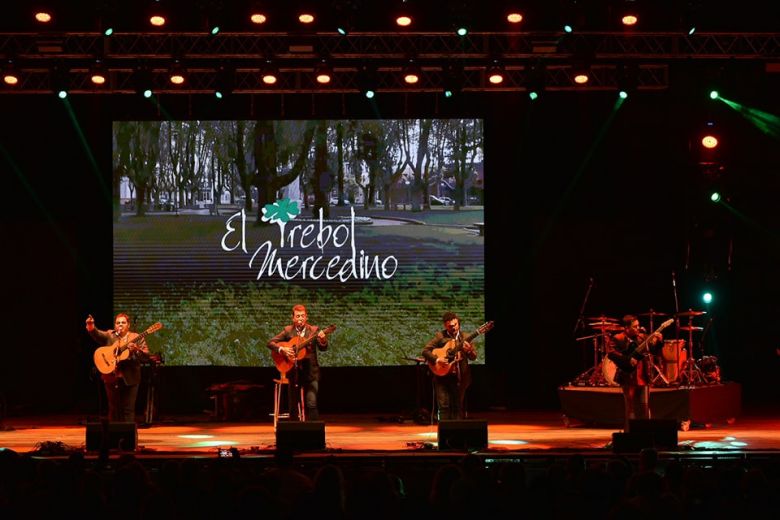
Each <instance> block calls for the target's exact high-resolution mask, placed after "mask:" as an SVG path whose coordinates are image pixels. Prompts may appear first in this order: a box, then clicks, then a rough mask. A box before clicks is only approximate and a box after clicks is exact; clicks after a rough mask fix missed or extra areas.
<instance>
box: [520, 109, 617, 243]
mask: <svg viewBox="0 0 780 520" xmlns="http://www.w3.org/2000/svg"><path fill="white" fill-rule="evenodd" d="M625 101H626V100H625V99H623V98H621V97H619V96H618V97H617V98H616V99H615V104H614V105H613V106H612V110H611V111H610V113H609V116H607V119H606V120H605V121H604V124H603V125H601V128H600V129H599V133H598V134H597V135H596V138H595V139H594V140H593V143H592V144H591V146H590V148H589V149H588V151H587V153H586V154H585V157H583V159H582V162H581V163H580V165H579V166H578V167H577V171H576V172H574V176H573V177H572V179H571V182H569V185H568V186H566V189H565V190H564V192H563V195H561V198H560V200H559V202H558V204H557V206H556V207H555V209H554V210H553V212H552V215H550V218H549V220H548V221H547V224H546V225H545V227H544V228H543V229H542V232H541V233H540V234H539V239H538V240H537V242H536V244H534V245H533V246H532V251H533V252H534V253H535V251H536V250H537V249H538V247H539V245H540V244H541V243H542V242H543V241H544V240H545V239H546V238H547V235H548V234H549V233H550V231H551V230H552V228H553V226H555V223H556V222H557V220H558V215H560V213H561V211H563V208H564V207H566V204H567V203H568V201H569V198H570V197H571V194H572V192H573V191H574V188H575V187H576V186H577V184H578V183H579V180H580V178H581V177H582V173H583V172H584V171H585V168H587V166H588V165H589V164H590V161H591V159H593V155H594V154H595V152H596V150H597V149H598V148H599V146H600V145H601V142H602V141H603V140H604V136H606V135H607V131H608V130H609V129H610V127H612V122H613V121H614V120H615V116H616V115H617V113H618V110H620V107H621V106H623V103H625Z"/></svg>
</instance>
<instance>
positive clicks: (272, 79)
mask: <svg viewBox="0 0 780 520" xmlns="http://www.w3.org/2000/svg"><path fill="white" fill-rule="evenodd" d="M260 78H261V79H262V81H263V83H264V84H265V85H268V86H269V87H270V86H271V85H276V82H277V81H279V70H278V69H277V68H276V66H275V65H274V64H273V63H272V62H271V60H266V62H265V66H264V67H263V69H262V70H261V71H260Z"/></svg>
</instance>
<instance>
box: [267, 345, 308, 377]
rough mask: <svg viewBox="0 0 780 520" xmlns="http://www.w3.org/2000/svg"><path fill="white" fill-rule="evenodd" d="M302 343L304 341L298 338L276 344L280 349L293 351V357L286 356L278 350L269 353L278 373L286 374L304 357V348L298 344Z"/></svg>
mask: <svg viewBox="0 0 780 520" xmlns="http://www.w3.org/2000/svg"><path fill="white" fill-rule="evenodd" d="M304 341H305V340H304V339H303V338H300V337H298V338H293V339H291V340H290V341H280V342H279V343H278V344H279V346H280V347H285V348H292V349H293V350H295V352H296V354H295V356H287V355H286V354H282V353H281V352H279V351H278V350H272V351H271V357H272V358H273V359H274V364H275V365H276V369H277V370H279V372H281V373H282V374H286V373H287V372H289V371H290V370H292V369H293V368H295V364H296V363H297V362H298V360H300V359H303V358H305V357H306V348H301V347H300V344H301V343H303V342H304Z"/></svg>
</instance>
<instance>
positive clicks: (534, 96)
mask: <svg viewBox="0 0 780 520" xmlns="http://www.w3.org/2000/svg"><path fill="white" fill-rule="evenodd" d="M528 98H529V99H530V100H531V101H536V100H537V99H539V94H538V93H537V92H536V91H535V90H532V91H531V92H529V93H528Z"/></svg>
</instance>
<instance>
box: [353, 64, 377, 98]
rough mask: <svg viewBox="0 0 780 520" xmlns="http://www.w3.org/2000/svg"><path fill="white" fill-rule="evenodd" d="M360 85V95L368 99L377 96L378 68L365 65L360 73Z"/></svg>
mask: <svg viewBox="0 0 780 520" xmlns="http://www.w3.org/2000/svg"><path fill="white" fill-rule="evenodd" d="M357 81H358V85H359V87H360V93H361V94H363V95H364V96H365V97H367V98H368V99H373V98H374V96H376V89H377V78H376V68H374V67H373V66H370V65H363V66H361V67H360V69H359V71H358V79H357Z"/></svg>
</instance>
